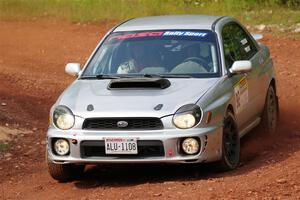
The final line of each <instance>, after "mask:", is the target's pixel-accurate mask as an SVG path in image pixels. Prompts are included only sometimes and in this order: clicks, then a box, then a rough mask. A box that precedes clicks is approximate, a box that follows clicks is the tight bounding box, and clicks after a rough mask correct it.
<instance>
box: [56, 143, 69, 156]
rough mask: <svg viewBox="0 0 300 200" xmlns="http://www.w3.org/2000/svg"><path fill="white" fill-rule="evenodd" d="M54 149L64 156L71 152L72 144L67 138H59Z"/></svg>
mask: <svg viewBox="0 0 300 200" xmlns="http://www.w3.org/2000/svg"><path fill="white" fill-rule="evenodd" d="M54 150H55V153H57V154H58V155H60V156H64V155H66V154H68V153H69V151H70V145H69V142H68V141H67V140H65V139H58V140H56V141H55V143H54Z"/></svg>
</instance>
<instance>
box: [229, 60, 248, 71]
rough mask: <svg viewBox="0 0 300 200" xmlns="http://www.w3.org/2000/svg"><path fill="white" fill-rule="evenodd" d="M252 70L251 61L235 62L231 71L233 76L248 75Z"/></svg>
mask: <svg viewBox="0 0 300 200" xmlns="http://www.w3.org/2000/svg"><path fill="white" fill-rule="evenodd" d="M251 70H252V63H251V62H250V61H249V60H238V61H235V62H234V63H233V65H232V67H231V68H230V69H229V71H230V73H232V74H241V73H247V72H250V71H251Z"/></svg>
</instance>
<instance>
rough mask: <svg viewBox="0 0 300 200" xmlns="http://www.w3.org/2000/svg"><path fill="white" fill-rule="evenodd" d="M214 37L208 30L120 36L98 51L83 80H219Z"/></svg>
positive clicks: (118, 34) (140, 33)
mask: <svg viewBox="0 0 300 200" xmlns="http://www.w3.org/2000/svg"><path fill="white" fill-rule="evenodd" d="M219 71H220V70H219V62H218V52H217V47H216V38H215V34H214V33H213V32H211V31H208V30H203V31H201V30H190V31H187V30H166V31H138V32H117V33H112V34H110V35H109V36H108V37H107V38H106V39H105V41H104V42H103V43H102V45H101V46H100V47H99V48H98V50H97V51H96V53H95V54H94V56H93V57H92V59H91V60H90V62H89V63H88V65H87V67H86V68H85V70H84V72H83V74H82V76H81V78H84V77H91V76H99V75H114V76H118V77H121V76H125V75H126V77H128V76H130V77H131V76H145V75H173V76H174V77H176V76H180V75H189V76H192V77H217V76H219V75H220V73H219Z"/></svg>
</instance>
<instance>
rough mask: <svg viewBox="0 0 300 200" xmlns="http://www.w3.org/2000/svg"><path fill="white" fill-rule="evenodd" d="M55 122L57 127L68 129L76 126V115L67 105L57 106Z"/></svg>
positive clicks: (54, 114)
mask: <svg viewBox="0 0 300 200" xmlns="http://www.w3.org/2000/svg"><path fill="white" fill-rule="evenodd" d="M53 123H54V125H55V126H56V127H57V128H59V129H62V130H67V129H70V128H72V127H73V126H74V123H75V117H74V115H73V113H72V111H71V110H70V109H69V108H67V107H66V106H57V107H56V108H55V110H54V112H53Z"/></svg>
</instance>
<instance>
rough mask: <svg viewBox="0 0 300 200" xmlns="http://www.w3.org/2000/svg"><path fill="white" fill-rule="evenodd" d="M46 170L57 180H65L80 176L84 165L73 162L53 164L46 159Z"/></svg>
mask: <svg viewBox="0 0 300 200" xmlns="http://www.w3.org/2000/svg"><path fill="white" fill-rule="evenodd" d="M47 164H48V172H49V174H50V175H51V177H52V178H53V179H55V180H57V181H59V182H67V181H71V180H74V179H75V178H76V177H80V176H81V175H82V174H83V172H84V168H85V165H75V164H55V163H52V162H51V161H49V160H48V158H47Z"/></svg>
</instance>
